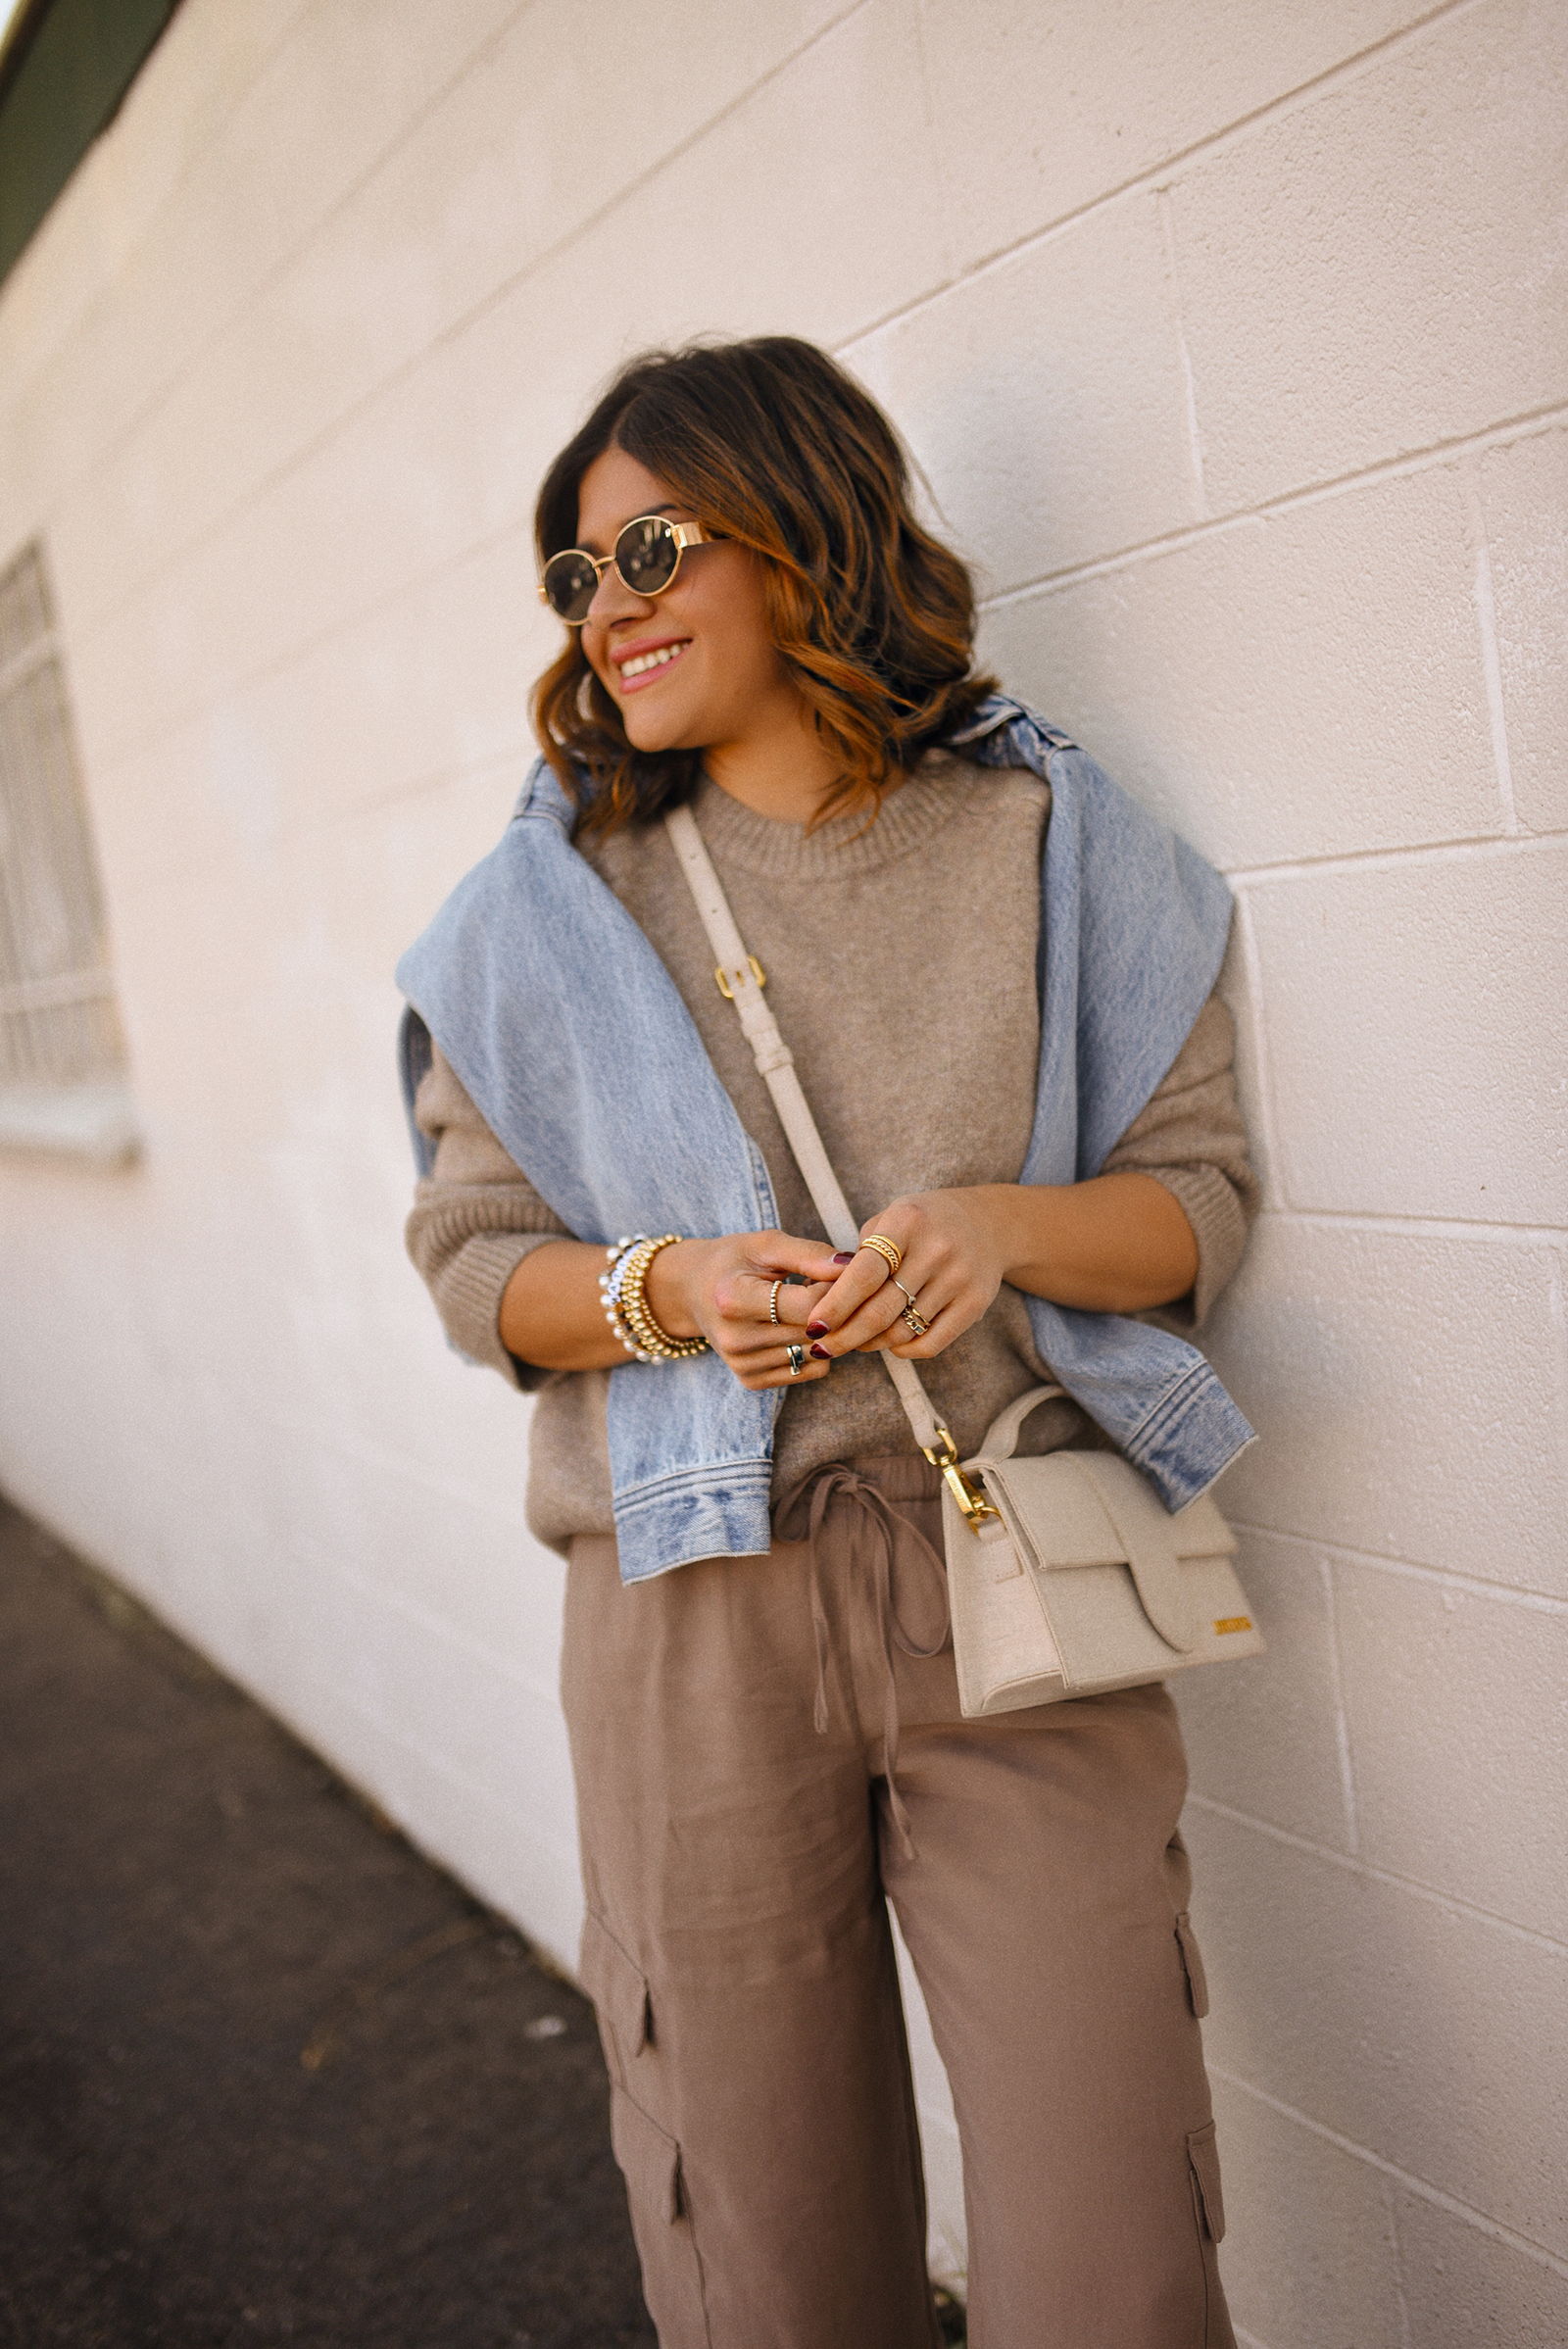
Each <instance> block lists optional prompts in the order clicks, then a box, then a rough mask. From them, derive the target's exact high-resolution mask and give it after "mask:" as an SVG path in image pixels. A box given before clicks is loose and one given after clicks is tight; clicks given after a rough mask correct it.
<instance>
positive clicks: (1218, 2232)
mask: <svg viewBox="0 0 1568 2349" xmlns="http://www.w3.org/2000/svg"><path fill="white" fill-rule="evenodd" d="M1187 2158H1188V2160H1189V2161H1190V2162H1191V2163H1192V2165H1193V2176H1194V2178H1196V2179H1197V2180H1198V2199H1199V2202H1200V2204H1201V2207H1202V2213H1203V2225H1204V2226H1205V2227H1207V2229H1208V2239H1209V2241H1210V2242H1211V2243H1223V2242H1224V2240H1225V2204H1224V2200H1223V2198H1222V2196H1221V2194H1220V2190H1219V2146H1218V2145H1217V2143H1216V2142H1215V2129H1214V2124H1213V2122H1212V2121H1209V2122H1207V2123H1206V2124H1205V2125H1204V2127H1203V2128H1201V2129H1192V2130H1190V2131H1189V2133H1188V2138H1187Z"/></svg>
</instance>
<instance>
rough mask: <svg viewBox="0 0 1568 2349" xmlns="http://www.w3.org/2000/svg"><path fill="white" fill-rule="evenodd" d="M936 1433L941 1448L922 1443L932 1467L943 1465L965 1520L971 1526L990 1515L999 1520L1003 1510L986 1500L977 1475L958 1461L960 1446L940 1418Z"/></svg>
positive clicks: (980, 1523)
mask: <svg viewBox="0 0 1568 2349" xmlns="http://www.w3.org/2000/svg"><path fill="white" fill-rule="evenodd" d="M937 1434H938V1436H939V1437H940V1438H941V1439H942V1443H941V1448H940V1450H939V1449H938V1448H937V1447H936V1446H934V1445H932V1444H921V1446H920V1449H921V1450H922V1451H923V1452H924V1453H925V1456H926V1458H927V1459H928V1460H929V1461H930V1463H931V1465H932V1467H933V1468H940V1469H941V1471H942V1474H943V1476H944V1478H945V1479H946V1481H947V1487H948V1491H949V1492H950V1493H952V1495H953V1497H954V1499H955V1500H956V1502H957V1504H958V1506H959V1508H960V1509H961V1510H962V1511H963V1515H964V1522H965V1523H966V1524H968V1525H970V1526H981V1525H984V1524H985V1523H986V1522H987V1520H988V1519H989V1518H996V1519H998V1520H999V1521H1000V1519H1001V1516H1002V1511H1001V1510H1000V1509H999V1508H997V1507H995V1506H994V1504H993V1503H992V1502H991V1501H989V1500H987V1498H986V1496H985V1494H984V1493H982V1491H981V1490H980V1487H979V1486H978V1485H977V1484H976V1483H975V1481H974V1479H973V1478H972V1477H967V1476H965V1475H964V1473H963V1470H962V1468H961V1467H960V1466H959V1465H958V1447H957V1445H956V1444H955V1443H954V1441H953V1438H952V1436H951V1435H950V1434H949V1433H948V1430H947V1429H946V1428H945V1427H944V1426H943V1424H942V1422H941V1420H940V1419H939V1420H938V1421H937Z"/></svg>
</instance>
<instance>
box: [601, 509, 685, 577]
mask: <svg viewBox="0 0 1568 2349" xmlns="http://www.w3.org/2000/svg"><path fill="white" fill-rule="evenodd" d="M679 561H680V547H679V545H678V544H677V542H676V538H675V531H674V526H673V524H672V523H669V522H666V521H665V520H664V519H663V517H662V515H661V514H645V515H644V516H643V518H642V520H641V521H637V522H628V523H627V525H626V527H625V529H624V530H623V531H622V532H621V534H620V536H619V537H618V538H617V539H616V541H615V568H616V570H617V571H619V573H620V575H621V577H622V578H623V579H624V580H625V582H626V585H627V586H628V587H629V588H630V589H631V591H632V593H633V595H637V596H657V595H658V594H659V593H660V592H661V590H662V589H663V588H666V587H667V586H668V585H669V583H670V581H671V579H673V578H674V576H675V565H676V563H679Z"/></svg>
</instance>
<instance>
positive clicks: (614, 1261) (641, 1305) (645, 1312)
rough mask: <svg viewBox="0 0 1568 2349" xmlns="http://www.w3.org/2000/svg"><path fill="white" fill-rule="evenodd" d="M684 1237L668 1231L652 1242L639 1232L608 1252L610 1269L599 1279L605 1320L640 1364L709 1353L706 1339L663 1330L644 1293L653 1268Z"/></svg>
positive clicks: (671, 1360)
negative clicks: (663, 1252)
mask: <svg viewBox="0 0 1568 2349" xmlns="http://www.w3.org/2000/svg"><path fill="white" fill-rule="evenodd" d="M680 1237H681V1235H680V1233H679V1232H665V1233H663V1234H662V1236H661V1237H660V1238H659V1239H658V1240H650V1239H649V1238H648V1236H647V1234H646V1233H645V1232H639V1233H638V1234H637V1235H636V1237H635V1238H633V1239H629V1240H621V1241H618V1242H617V1243H616V1244H615V1246H614V1247H613V1248H606V1250H605V1254H606V1256H607V1258H608V1259H609V1262H610V1270H609V1271H608V1272H602V1273H601V1274H600V1276H599V1286H600V1288H601V1289H602V1290H603V1291H604V1295H605V1319H606V1320H607V1321H608V1322H609V1324H610V1326H611V1328H612V1329H613V1331H614V1333H615V1335H616V1337H617V1338H618V1339H619V1340H620V1343H621V1345H622V1346H624V1347H625V1348H626V1351H627V1353H629V1354H631V1355H632V1356H633V1357H634V1359H635V1360H637V1361H639V1362H683V1361H686V1360H688V1359H689V1358H690V1356H691V1355H693V1354H706V1353H707V1351H708V1340H707V1339H706V1338H672V1337H671V1336H670V1335H669V1332H668V1331H667V1330H662V1329H661V1328H660V1326H659V1324H658V1322H657V1321H656V1320H655V1319H654V1316H653V1313H652V1311H651V1310H650V1308H649V1305H648V1301H647V1297H646V1296H645V1294H644V1293H645V1290H646V1288H647V1284H648V1267H649V1265H650V1264H652V1262H653V1260H654V1258H655V1257H656V1256H657V1255H658V1253H659V1251H660V1249H661V1248H673V1246H674V1245H675V1243H676V1241H677V1240H679V1239H680Z"/></svg>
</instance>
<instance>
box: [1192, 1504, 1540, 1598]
mask: <svg viewBox="0 0 1568 2349" xmlns="http://www.w3.org/2000/svg"><path fill="white" fill-rule="evenodd" d="M1230 1522H1231V1524H1232V1525H1233V1526H1234V1527H1235V1528H1236V1529H1237V1531H1238V1532H1239V1533H1246V1534H1255V1535H1257V1536H1258V1537H1259V1538H1260V1539H1261V1540H1263V1541H1266V1542H1295V1543H1296V1544H1297V1546H1298V1547H1299V1548H1302V1549H1310V1550H1313V1551H1317V1552H1325V1551H1326V1552H1328V1553H1329V1554H1330V1555H1332V1556H1333V1557H1336V1558H1343V1559H1344V1560H1345V1561H1346V1562H1347V1563H1348V1565H1352V1566H1366V1567H1369V1568H1371V1569H1372V1570H1373V1571H1374V1572H1375V1573H1378V1574H1393V1575H1397V1576H1398V1577H1399V1578H1400V1579H1401V1580H1402V1581H1405V1582H1413V1583H1431V1584H1432V1585H1433V1586H1434V1587H1435V1588H1436V1589H1438V1590H1458V1591H1461V1592H1463V1594H1464V1596H1465V1597H1467V1598H1491V1599H1495V1600H1496V1601H1497V1603H1498V1604H1499V1605H1501V1606H1511V1607H1523V1608H1524V1609H1525V1611H1526V1613H1527V1614H1532V1615H1568V1598H1557V1597H1555V1596H1553V1594H1552V1593H1551V1592H1550V1591H1549V1590H1526V1589H1525V1588H1524V1587H1523V1585H1522V1584H1519V1583H1489V1582H1484V1581H1483V1580H1482V1578H1481V1576H1480V1575H1476V1574H1454V1573H1453V1572H1452V1571H1451V1570H1450V1569H1449V1568H1447V1567H1446V1566H1424V1565H1422V1563H1421V1562H1420V1560H1419V1559H1416V1558H1396V1557H1391V1556H1389V1555H1388V1554H1387V1553H1386V1552H1384V1551H1382V1550H1376V1549H1357V1548H1356V1547H1355V1546H1354V1544H1353V1543H1352V1542H1335V1541H1332V1540H1325V1539H1324V1538H1323V1537H1322V1536H1320V1535H1317V1534H1298V1533H1294V1532H1291V1531H1290V1530H1288V1529H1287V1528H1285V1527H1282V1526H1274V1525H1262V1524H1260V1523H1259V1522H1258V1521H1257V1519H1256V1518H1247V1517H1239V1516H1236V1515H1234V1514H1232V1516H1231V1520H1230Z"/></svg>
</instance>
